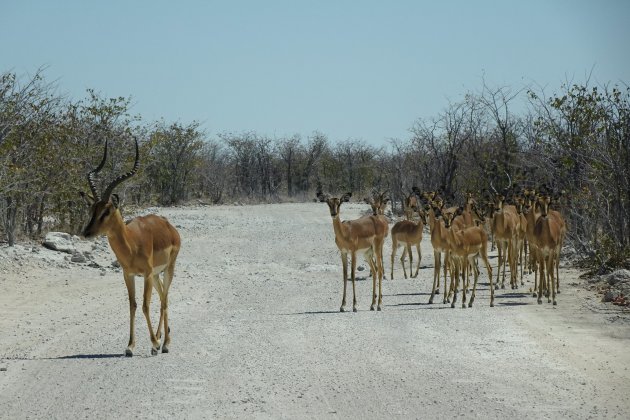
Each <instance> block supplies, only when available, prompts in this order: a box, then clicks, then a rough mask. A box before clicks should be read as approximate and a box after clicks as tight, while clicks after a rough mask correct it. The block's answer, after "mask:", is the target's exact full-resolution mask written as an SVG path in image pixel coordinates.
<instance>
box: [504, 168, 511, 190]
mask: <svg viewBox="0 0 630 420" xmlns="http://www.w3.org/2000/svg"><path fill="white" fill-rule="evenodd" d="M503 172H505V174H506V175H507V177H508V182H509V183H510V184H509V185H508V186H507V187H506V188H510V187H511V186H512V177H511V176H510V174H508V171H503Z"/></svg>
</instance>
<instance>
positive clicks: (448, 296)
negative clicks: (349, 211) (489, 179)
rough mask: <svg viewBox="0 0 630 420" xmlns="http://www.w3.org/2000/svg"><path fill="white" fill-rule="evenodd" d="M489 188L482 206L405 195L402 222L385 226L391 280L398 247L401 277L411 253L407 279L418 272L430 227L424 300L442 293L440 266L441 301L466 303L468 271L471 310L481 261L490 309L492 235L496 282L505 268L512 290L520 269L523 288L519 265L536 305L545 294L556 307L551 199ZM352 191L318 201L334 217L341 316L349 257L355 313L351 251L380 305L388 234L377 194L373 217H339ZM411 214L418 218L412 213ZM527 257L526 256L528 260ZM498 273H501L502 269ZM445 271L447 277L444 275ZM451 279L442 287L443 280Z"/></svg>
mask: <svg viewBox="0 0 630 420" xmlns="http://www.w3.org/2000/svg"><path fill="white" fill-rule="evenodd" d="M490 185H491V188H492V191H491V192H488V194H487V198H486V199H485V200H484V201H483V202H480V201H478V200H477V199H476V198H475V197H474V196H473V194H472V193H467V194H466V200H465V203H464V205H462V206H452V207H448V206H446V205H445V202H444V200H443V199H442V198H441V197H440V195H439V194H438V193H436V192H434V191H430V192H421V191H420V190H419V189H418V188H416V187H414V188H413V190H412V193H411V194H410V195H408V196H407V197H406V198H405V201H404V211H405V220H401V221H399V222H397V223H395V224H394V226H393V227H392V228H391V238H392V254H391V271H390V278H391V279H393V277H394V260H395V257H396V253H397V251H398V248H399V247H400V246H402V247H403V251H402V256H401V258H400V262H401V264H402V267H403V273H404V276H405V278H407V269H406V267H405V260H406V257H407V255H408V256H409V275H410V276H411V277H416V276H417V275H418V271H419V270H420V259H421V258H422V254H421V251H420V243H421V241H422V236H423V231H424V226H425V225H426V224H428V225H429V232H430V237H431V245H432V246H433V257H434V260H433V261H434V265H433V267H434V268H433V287H432V289H431V297H430V298H429V303H433V299H434V297H435V295H436V294H438V293H439V289H440V272H441V271H442V269H443V273H444V274H443V276H442V277H443V282H444V298H443V303H451V307H453V308H454V307H455V302H456V300H457V293H458V290H459V289H460V280H461V283H462V284H461V290H462V307H463V308H465V307H466V304H467V300H466V293H467V292H468V290H469V289H470V283H469V279H470V274H471V272H472V274H473V277H474V282H473V285H472V289H471V292H470V299H469V300H468V307H471V306H472V304H473V302H474V300H475V292H476V289H477V281H478V279H479V267H478V259H479V257H481V259H482V261H483V263H484V265H485V268H486V272H487V275H488V279H489V282H490V306H494V289H495V287H494V283H493V278H492V267H491V266H490V262H489V261H488V246H489V241H488V232H490V234H491V236H492V244H493V245H494V243H496V247H497V250H498V267H497V277H496V285H497V287H498V286H499V284H500V285H501V288H505V272H506V266H507V267H509V275H510V286H511V287H512V289H517V288H518V287H519V274H518V268H519V266H520V284H521V285H523V284H524V283H523V267H525V270H527V271H529V272H534V274H535V277H534V297H538V303H542V299H543V296H545V297H547V298H548V301H549V302H553V304H554V305H556V304H557V301H556V293H559V286H560V282H559V278H558V267H559V259H560V250H561V249H562V244H563V241H564V237H565V235H566V223H565V221H564V218H563V217H562V215H561V214H560V212H558V211H557V210H552V209H550V205H551V204H552V203H553V201H554V200H556V199H557V196H556V195H555V194H553V193H552V192H551V191H550V190H548V189H547V188H546V187H544V186H543V187H542V188H541V189H539V191H536V190H534V189H528V188H525V189H517V188H515V187H512V183H511V181H510V185H509V186H508V187H507V188H506V189H505V190H504V191H503V192H502V193H499V192H498V191H497V190H496V189H495V188H494V186H493V185H492V183H491V184H490ZM351 196H352V194H351V193H346V194H344V195H343V196H341V197H340V198H337V197H331V196H329V195H327V194H324V193H323V192H322V191H318V192H317V198H318V199H319V200H320V201H322V202H326V203H327V204H328V207H329V209H330V215H331V217H332V218H333V229H334V232H335V243H336V244H337V247H338V248H339V251H340V253H341V262H342V267H343V298H342V301H341V309H340V310H341V311H342V312H343V311H345V305H346V285H347V281H348V268H347V265H348V254H350V263H351V266H350V267H351V269H350V278H351V279H352V291H353V304H352V309H353V311H355V312H356V310H357V306H356V304H357V300H356V294H355V269H356V264H357V262H356V261H357V253H359V252H362V253H364V255H365V258H366V260H367V262H368V264H369V266H370V269H371V273H372V284H373V287H372V306H371V307H370V309H371V310H374V305H375V304H376V302H377V287H376V284H377V282H378V304H377V309H378V310H379V311H380V310H381V305H382V279H383V276H384V272H383V271H384V270H383V243H384V242H385V238H386V237H387V236H388V233H389V229H388V220H387V219H386V218H385V216H384V209H385V206H386V204H387V202H388V201H389V199H388V198H387V197H386V194H385V193H375V194H373V196H372V197H371V198H367V199H365V201H366V202H367V203H369V204H370V205H371V207H372V214H371V215H368V216H363V217H360V218H358V219H355V220H345V221H343V222H342V221H341V219H340V213H339V211H340V207H341V204H342V203H343V202H347V201H349V200H350V197H351ZM416 215H417V218H415V217H414V216H416ZM413 246H415V248H416V250H417V254H418V262H417V266H416V269H415V273H414V269H413V252H412V247H413ZM528 254H529V258H528ZM501 269H503V271H501ZM449 274H450V276H449ZM449 277H450V282H448V284H447V279H448V278H449Z"/></svg>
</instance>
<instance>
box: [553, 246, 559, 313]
mask: <svg viewBox="0 0 630 420" xmlns="http://www.w3.org/2000/svg"><path fill="white" fill-rule="evenodd" d="M554 260H555V262H556V264H555V265H556V293H560V251H559V250H558V251H557V252H556V254H555V256H554ZM554 305H555V303H554Z"/></svg>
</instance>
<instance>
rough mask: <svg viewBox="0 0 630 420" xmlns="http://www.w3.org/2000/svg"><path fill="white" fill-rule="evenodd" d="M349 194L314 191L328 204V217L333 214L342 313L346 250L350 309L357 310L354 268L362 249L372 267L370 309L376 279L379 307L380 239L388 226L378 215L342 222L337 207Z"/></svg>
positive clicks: (373, 304) (345, 281)
mask: <svg viewBox="0 0 630 420" xmlns="http://www.w3.org/2000/svg"><path fill="white" fill-rule="evenodd" d="M351 196H352V193H349V192H348V193H346V194H344V195H342V196H341V197H339V198H338V197H331V196H329V195H328V194H323V193H322V192H321V191H318V192H317V198H318V199H319V201H320V202H325V203H326V204H328V209H329V210H330V216H331V217H332V222H333V230H334V232H335V243H336V244H337V248H339V252H340V253H341V264H342V266H343V298H342V300H341V308H340V309H339V310H340V311H341V312H344V311H345V306H346V284H347V282H348V253H349V254H350V262H351V266H350V267H351V270H350V276H351V278H352V296H353V300H352V310H353V311H354V312H357V295H356V287H355V271H356V266H357V252H360V251H362V252H363V253H364V254H365V259H366V261H367V262H368V264H369V265H370V269H371V270H372V305H371V306H370V310H372V311H373V310H374V306H375V305H376V304H377V303H376V280H377V278H378V279H379V286H378V307H377V309H378V310H379V311H380V310H381V305H382V301H383V291H382V284H383V280H382V278H383V263H382V261H383V257H382V254H383V242H384V241H385V236H386V235H387V226H383V223H382V220H381V219H380V218H379V216H374V215H370V216H364V217H361V218H359V219H356V220H345V221H343V222H342V221H341V220H340V217H339V209H340V207H341V204H342V203H345V202H348V201H350V197H351Z"/></svg>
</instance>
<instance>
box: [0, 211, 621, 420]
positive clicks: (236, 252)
mask: <svg viewBox="0 0 630 420" xmlns="http://www.w3.org/2000/svg"><path fill="white" fill-rule="evenodd" d="M366 209H367V205H364V204H358V203H349V204H347V205H344V206H342V218H344V219H349V218H355V217H358V216H359V215H360V214H361V212H363V211H365V210H366ZM153 211H155V212H157V213H159V214H162V215H164V216H166V217H167V218H169V220H170V221H171V222H172V223H173V224H174V225H175V226H177V228H178V230H179V231H180V234H181V237H182V250H181V252H180V255H179V259H178V265H177V268H176V270H175V278H174V280H173V286H172V288H171V292H170V309H169V314H170V316H169V318H170V319H169V320H170V324H171V329H172V343H171V346H170V351H171V352H170V353H169V354H159V355H158V356H155V357H152V356H151V355H150V349H151V346H150V342H149V337H148V332H147V329H146V323H145V321H144V318H143V316H142V312H141V311H138V312H137V314H136V317H137V319H136V329H137V343H136V351H135V356H134V357H133V358H125V357H123V353H124V349H125V347H126V344H127V339H128V324H129V312H128V303H127V292H126V289H125V286H124V281H123V278H122V274H121V273H120V271H119V270H118V271H117V270H116V269H114V268H112V267H108V268H107V269H105V270H103V269H101V268H98V267H95V265H96V264H93V265H94V267H92V266H89V265H88V264H75V263H70V262H67V261H66V260H64V259H63V257H61V258H60V257H59V256H58V255H57V254H58V253H55V252H54V251H49V250H45V249H43V248H42V249H41V250H37V251H38V252H32V253H31V254H32V255H31V254H29V253H28V252H30V250H28V249H26V250H23V252H19V251H16V250H8V249H7V248H6V247H4V248H0V253H1V254H2V255H3V259H2V260H1V261H0V263H1V265H0V268H1V270H2V272H1V274H0V314H1V315H2V316H1V317H0V418H3V419H4V418H6V419H21V418H45V419H57V418H58V419H68V418H73V419H78V418H99V419H101V418H123V419H126V418H151V419H156V418H157V419H161V418H273V419H276V418H283V419H295V418H325V419H327V418H367V417H371V418H405V419H409V418H453V417H460V416H466V417H480V418H501V419H505V418H553V419H557V418H622V419H627V418H630V370H629V369H630V351H629V349H630V322H629V316H628V315H627V314H626V313H623V312H621V311H619V310H616V308H611V307H608V306H604V305H603V304H600V303H599V302H598V298H597V297H596V296H595V295H594V294H593V292H591V291H587V290H585V289H584V287H582V286H583V280H580V279H579V278H578V276H579V274H580V273H579V272H578V271H576V270H573V269H571V268H567V267H563V268H561V270H560V276H561V283H562V284H561V287H562V288H561V291H562V293H561V294H560V295H559V297H558V306H557V307H554V306H552V305H550V304H547V303H546V300H545V303H544V304H543V305H537V304H536V300H535V299H534V298H532V297H531V295H530V293H528V292H527V288H529V287H531V286H532V283H531V282H529V283H526V286H525V288H523V289H520V290H518V291H516V293H515V292H514V291H512V290H499V291H498V292H497V296H496V306H495V307H494V308H490V307H489V293H488V284H487V278H486V275H485V270H483V269H482V275H481V276H482V277H481V279H480V287H479V290H478V293H477V299H476V301H475V307H473V308H469V309H462V308H460V307H459V306H458V307H457V308H455V309H451V308H450V305H443V304H442V303H441V301H440V303H437V304H433V305H428V304H427V302H428V299H429V291H430V284H431V282H432V276H433V252H432V248H431V244H430V241H429V238H428V235H426V234H425V238H424V239H423V243H422V252H423V258H422V268H421V270H420V275H419V277H418V278H415V279H406V280H405V279H403V276H402V269H401V268H400V266H399V265H398V264H397V265H396V267H395V273H394V275H395V279H394V280H389V279H387V280H385V281H384V284H383V290H384V299H383V303H384V308H383V311H382V312H371V311H370V310H369V306H370V302H371V287H372V282H371V279H365V277H366V276H367V269H364V270H363V271H361V272H360V273H359V275H360V276H361V277H362V278H361V280H360V281H358V282H357V294H358V301H359V312H357V313H352V312H346V313H339V312H338V310H339V305H340V303H341V292H342V282H341V263H340V258H339V253H338V251H337V248H336V246H335V244H334V234H333V230H332V224H331V220H330V215H329V212H328V208H327V207H326V206H325V205H324V204H321V203H300V204H277V205H276V204H274V205H257V206H217V207H187V208H169V209H163V208H158V209H153ZM105 243H106V242H105V240H104V239H103V238H101V239H100V240H97V242H96V243H95V245H94V248H95V251H94V254H95V256H94V258H95V259H96V258H97V257H98V258H100V259H101V260H102V261H105V262H107V261H112V260H113V259H114V257H113V254H112V253H111V251H109V249H108V248H107V247H106V246H105ZM87 245H91V244H87ZM390 252H391V241H390V240H389V238H388V240H387V242H386V248H385V256H386V257H385V272H386V273H389V267H390V264H389V255H390ZM399 255H400V251H399ZM491 255H495V254H494V253H492V254H491ZM101 260H99V261H101ZM490 261H491V264H493V268H494V267H495V266H496V262H497V260H496V258H491V260H490ZM362 264H363V263H362ZM101 265H105V264H104V263H102V264H101ZM363 266H364V267H366V266H367V264H363ZM528 280H531V281H533V277H531V276H530V277H528ZM136 283H137V287H138V289H139V290H140V288H141V287H142V286H141V284H142V282H141V281H137V282H136ZM349 293H350V295H349V296H350V297H349V304H350V305H351V288H349ZM157 301H158V299H157V295H156V294H155V293H154V298H153V306H152V313H153V318H154V319H155V320H157V313H158V312H157V311H158V306H159V305H157V304H156V302H157Z"/></svg>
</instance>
